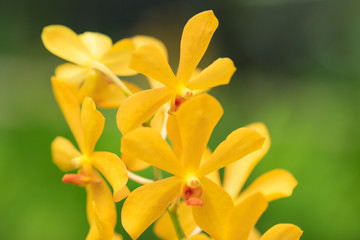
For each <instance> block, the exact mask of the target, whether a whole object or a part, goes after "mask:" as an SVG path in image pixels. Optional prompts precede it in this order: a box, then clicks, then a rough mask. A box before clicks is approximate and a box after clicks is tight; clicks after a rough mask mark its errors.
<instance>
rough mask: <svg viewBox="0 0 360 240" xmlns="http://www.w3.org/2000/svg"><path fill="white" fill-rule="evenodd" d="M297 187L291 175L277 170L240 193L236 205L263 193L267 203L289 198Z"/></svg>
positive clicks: (268, 173) (264, 175)
mask: <svg viewBox="0 0 360 240" xmlns="http://www.w3.org/2000/svg"><path fill="white" fill-rule="evenodd" d="M296 185H297V181H296V179H295V178H294V177H293V175H292V174H291V173H289V172H288V171H285V170H282V169H275V170H272V171H269V172H267V173H265V174H263V175H261V176H260V177H258V178H257V179H256V180H255V181H254V182H253V183H252V184H250V186H248V187H247V188H246V189H245V190H244V191H243V192H242V193H240V196H239V197H238V198H237V200H236V203H239V202H241V201H242V200H243V199H245V198H246V197H248V196H250V195H252V194H254V193H257V192H260V193H262V194H263V195H264V196H265V198H266V200H267V201H273V200H276V199H279V198H284V197H289V196H290V195H291V194H292V192H293V190H294V188H295V187H296Z"/></svg>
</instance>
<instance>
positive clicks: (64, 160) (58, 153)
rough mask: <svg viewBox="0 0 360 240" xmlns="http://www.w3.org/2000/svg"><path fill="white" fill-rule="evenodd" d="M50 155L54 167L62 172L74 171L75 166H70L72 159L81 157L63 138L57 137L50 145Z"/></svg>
mask: <svg viewBox="0 0 360 240" xmlns="http://www.w3.org/2000/svg"><path fill="white" fill-rule="evenodd" d="M51 154H52V159H53V162H54V163H55V165H56V166H58V168H60V169H61V170H62V171H64V172H66V171H71V170H74V169H76V166H74V165H73V164H72V159H74V158H76V157H80V156H81V153H80V152H79V151H78V150H77V149H76V148H75V147H74V145H73V144H72V143H71V142H70V141H69V140H67V139H65V138H63V137H57V138H55V140H54V141H53V142H52V143H51Z"/></svg>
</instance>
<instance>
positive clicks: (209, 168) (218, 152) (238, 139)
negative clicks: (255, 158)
mask: <svg viewBox="0 0 360 240" xmlns="http://www.w3.org/2000/svg"><path fill="white" fill-rule="evenodd" d="M263 143H264V137H263V136H261V135H260V134H259V133H258V132H256V131H254V130H252V129H249V128H239V129H237V130H235V131H233V132H232V133H231V134H230V135H229V136H228V137H227V138H226V139H225V140H224V141H223V142H222V143H221V144H220V145H219V146H218V147H217V148H216V149H215V151H214V153H213V154H212V155H211V156H210V158H209V160H208V161H207V162H205V163H204V164H203V165H202V166H201V167H200V169H199V170H198V173H197V175H199V176H202V175H206V174H208V173H210V172H213V171H216V170H218V169H220V168H222V167H225V166H227V165H229V164H231V163H233V162H235V161H237V160H239V159H241V158H243V157H245V156H247V155H248V154H250V153H252V152H254V151H256V150H258V149H260V148H261V147H262V145H263Z"/></svg>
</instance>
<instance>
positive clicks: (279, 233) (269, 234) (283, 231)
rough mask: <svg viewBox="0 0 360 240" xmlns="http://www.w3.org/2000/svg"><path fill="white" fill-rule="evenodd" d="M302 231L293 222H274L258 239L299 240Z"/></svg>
mask: <svg viewBox="0 0 360 240" xmlns="http://www.w3.org/2000/svg"><path fill="white" fill-rule="evenodd" d="M302 233H303V231H302V230H301V229H300V228H299V227H298V226H296V225H294V224H285V223H283V224H276V225H275V226H272V227H271V228H270V229H269V230H267V231H266V232H265V233H264V235H262V237H261V238H260V240H299V239H300V237H301V235H302Z"/></svg>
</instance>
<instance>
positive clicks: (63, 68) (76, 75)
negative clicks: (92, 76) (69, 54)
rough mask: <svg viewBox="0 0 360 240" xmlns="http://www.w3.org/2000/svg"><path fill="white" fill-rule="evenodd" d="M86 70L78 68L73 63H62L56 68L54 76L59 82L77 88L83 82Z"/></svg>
mask: <svg viewBox="0 0 360 240" xmlns="http://www.w3.org/2000/svg"><path fill="white" fill-rule="evenodd" d="M88 71H89V69H88V68H84V67H80V66H78V65H75V64H73V63H64V64H61V65H59V66H57V67H56V69H55V76H56V78H57V79H58V80H59V81H63V82H66V84H68V85H70V86H73V87H75V88H78V87H79V86H80V84H81V83H82V82H83V81H84V80H85V77H86V73H87V72H88Z"/></svg>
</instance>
